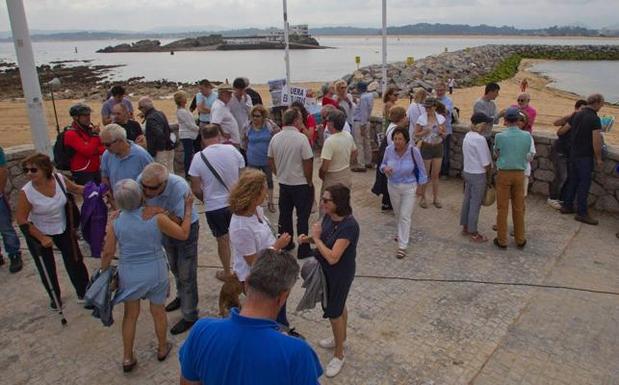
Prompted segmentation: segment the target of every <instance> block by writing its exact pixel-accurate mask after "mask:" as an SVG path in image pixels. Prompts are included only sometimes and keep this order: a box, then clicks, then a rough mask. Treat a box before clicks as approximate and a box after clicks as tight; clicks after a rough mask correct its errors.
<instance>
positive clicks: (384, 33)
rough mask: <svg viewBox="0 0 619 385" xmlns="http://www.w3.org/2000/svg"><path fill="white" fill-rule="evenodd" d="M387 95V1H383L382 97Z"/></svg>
mask: <svg viewBox="0 0 619 385" xmlns="http://www.w3.org/2000/svg"><path fill="white" fill-rule="evenodd" d="M386 93H387V0H383V97H385V94H386Z"/></svg>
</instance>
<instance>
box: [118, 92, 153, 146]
mask: <svg viewBox="0 0 619 385" xmlns="http://www.w3.org/2000/svg"><path fill="white" fill-rule="evenodd" d="M112 117H113V119H114V123H116V124H118V125H119V126H121V127H122V128H124V129H125V131H126V132H127V139H129V140H132V141H134V142H135V144H138V145H140V146H142V147H144V148H146V137H145V136H144V132H143V131H142V126H140V123H138V122H136V121H135V120H133V119H131V117H130V116H129V110H127V106H125V105H124V104H122V103H118V104H115V105H114V107H112Z"/></svg>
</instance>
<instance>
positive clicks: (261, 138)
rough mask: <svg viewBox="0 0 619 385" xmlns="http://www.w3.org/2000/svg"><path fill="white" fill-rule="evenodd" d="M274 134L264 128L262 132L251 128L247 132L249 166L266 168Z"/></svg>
mask: <svg viewBox="0 0 619 385" xmlns="http://www.w3.org/2000/svg"><path fill="white" fill-rule="evenodd" d="M272 136H273V133H272V132H271V130H269V128H268V127H266V126H264V127H262V128H261V129H260V130H254V129H253V128H251V127H250V128H249V129H248V130H247V164H249V165H251V166H266V165H268V164H269V162H268V160H267V152H268V150H269V142H270V141H271V137H272Z"/></svg>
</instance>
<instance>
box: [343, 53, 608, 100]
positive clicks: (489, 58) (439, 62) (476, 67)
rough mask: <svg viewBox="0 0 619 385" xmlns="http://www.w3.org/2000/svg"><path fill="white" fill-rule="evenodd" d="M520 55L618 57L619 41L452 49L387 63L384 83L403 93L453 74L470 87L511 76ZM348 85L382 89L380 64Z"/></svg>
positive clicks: (350, 77) (364, 70)
mask: <svg viewBox="0 0 619 385" xmlns="http://www.w3.org/2000/svg"><path fill="white" fill-rule="evenodd" d="M521 59H547V60H619V45H485V46H481V47H474V48H466V49H463V50H459V51H454V52H443V53H441V54H438V55H432V56H428V57H425V58H423V59H420V60H417V61H415V62H414V63H413V64H412V65H407V64H406V63H405V62H397V63H391V64H388V66H387V79H388V81H387V87H395V88H397V89H398V90H399V93H400V96H407V95H408V94H409V93H410V92H412V91H413V89H415V88H418V87H423V88H426V89H428V88H433V84H435V83H436V82H438V81H441V80H443V81H445V80H447V79H448V78H454V79H455V80H456V82H457V85H458V87H471V86H475V85H480V84H483V83H485V82H487V81H500V80H505V79H507V78H510V77H512V76H513V75H514V74H515V73H516V71H517V69H518V65H519V63H520V60H521ZM343 79H344V80H346V81H347V82H348V84H349V86H351V87H355V86H356V84H357V83H358V82H360V81H364V82H366V83H368V84H369V87H368V88H369V89H370V90H372V91H375V92H376V93H377V94H381V93H382V66H381V65H380V64H377V65H371V66H367V67H363V68H360V69H359V70H357V71H355V72H354V73H352V74H349V75H346V76H344V77H343Z"/></svg>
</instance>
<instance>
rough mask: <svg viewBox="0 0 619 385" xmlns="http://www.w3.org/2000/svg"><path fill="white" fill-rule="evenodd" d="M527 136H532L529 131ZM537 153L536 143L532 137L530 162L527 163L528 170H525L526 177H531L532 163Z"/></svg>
mask: <svg viewBox="0 0 619 385" xmlns="http://www.w3.org/2000/svg"><path fill="white" fill-rule="evenodd" d="M525 132H526V133H527V134H529V136H531V133H530V132H529V131H525ZM536 153H537V152H536V151H535V141H534V140H533V137H531V148H530V149H529V156H528V161H529V162H527V168H526V169H525V170H524V176H531V161H532V160H533V158H535V154H536Z"/></svg>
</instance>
